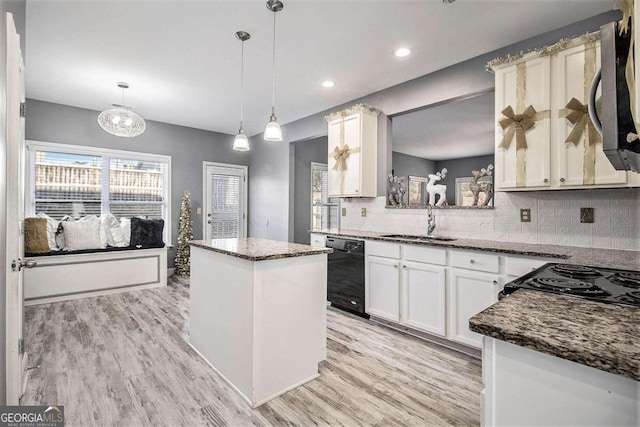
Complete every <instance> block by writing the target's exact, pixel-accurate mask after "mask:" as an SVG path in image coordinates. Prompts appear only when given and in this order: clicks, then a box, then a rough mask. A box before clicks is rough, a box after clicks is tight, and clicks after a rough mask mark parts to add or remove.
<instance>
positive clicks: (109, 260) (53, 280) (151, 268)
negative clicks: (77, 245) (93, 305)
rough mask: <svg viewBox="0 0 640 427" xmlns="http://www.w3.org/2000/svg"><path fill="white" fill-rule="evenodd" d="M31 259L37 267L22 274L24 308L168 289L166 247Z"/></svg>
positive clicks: (56, 254) (57, 253) (65, 253)
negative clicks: (162, 288) (92, 297)
mask: <svg viewBox="0 0 640 427" xmlns="http://www.w3.org/2000/svg"><path fill="white" fill-rule="evenodd" d="M27 256H28V254H27ZM28 259H32V260H34V261H36V262H37V265H36V266H35V267H34V268H26V269H24V270H23V271H24V301H25V305H35V304H43V303H49V302H56V301H64V300H71V299H77V298H85V297H89V296H98V295H107V294H113V293H119V292H127V291H131V290H139V289H148V288H157V287H162V286H166V285H167V248H166V247H163V248H148V249H146V248H145V249H136V248H132V247H125V248H106V249H90V250H81V251H70V252H69V251H52V252H49V253H46V254H38V255H35V256H28Z"/></svg>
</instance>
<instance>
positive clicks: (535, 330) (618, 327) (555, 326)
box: [469, 289, 640, 381]
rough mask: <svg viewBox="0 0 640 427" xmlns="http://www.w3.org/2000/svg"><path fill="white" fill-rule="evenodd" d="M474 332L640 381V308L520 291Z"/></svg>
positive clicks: (472, 325)
mask: <svg viewBox="0 0 640 427" xmlns="http://www.w3.org/2000/svg"><path fill="white" fill-rule="evenodd" d="M469 329H471V330H472V331H474V332H477V333H479V334H483V335H486V336H489V337H492V338H496V339H499V340H501V341H506V342H508V343H512V344H515V345H518V346H521V347H525V348H529V349H532V350H536V351H539V352H542V353H546V354H550V355H552V356H557V357H560V358H563V359H566V360H571V361H573V362H577V363H581V364H583V365H587V366H591V367H594V368H596V369H600V370H602V371H606V372H610V373H613V374H617V375H622V376H624V377H627V378H631V379H633V380H635V381H640V362H639V361H640V343H639V342H640V309H638V308H636V307H631V306H625V305H620V304H605V303H601V302H594V301H588V300H585V299H581V298H575V297H570V296H564V295H557V294H552V293H548V292H538V291H531V290H526V289H520V290H518V291H516V292H514V293H513V294H511V295H509V296H508V297H507V298H504V299H502V300H500V301H499V302H497V303H496V304H494V305H492V306H491V307H489V308H487V309H486V310H484V311H483V312H481V313H479V314H476V315H475V316H473V317H472V318H471V319H470V320H469Z"/></svg>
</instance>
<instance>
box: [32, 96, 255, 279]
mask: <svg viewBox="0 0 640 427" xmlns="http://www.w3.org/2000/svg"><path fill="white" fill-rule="evenodd" d="M97 115H98V112H97V111H93V110H85V109H82V108H75V107H69V106H66V105H60V104H52V103H49V102H43V101H36V100H33V99H29V100H27V118H26V139H27V140H35V141H46V142H59V143H64V144H73V145H86V146H92V147H101V148H112V149H117V150H128V151H138V152H143V153H153V154H164V155H169V156H171V169H172V170H171V239H172V242H171V243H172V244H173V245H174V246H175V245H176V244H177V241H178V217H179V215H180V203H181V200H182V192H183V191H184V190H185V189H188V190H190V191H191V211H192V215H193V233H194V237H195V238H196V239H201V238H202V215H197V214H196V209H197V208H199V207H202V203H203V200H202V181H203V179H202V162H203V161H211V162H219V163H232V164H239V165H248V164H249V156H250V153H251V152H238V151H233V149H232V148H231V145H232V143H233V136H231V135H226V134H222V133H216V132H208V131H204V130H198V129H193V128H188V127H183V126H175V125H170V124H166V123H160V122H154V121H150V120H148V121H147V130H146V132H145V133H143V134H142V135H140V136H138V137H135V138H119V137H117V136H113V135H110V134H108V133H106V132H105V131H103V130H102V129H101V128H100V127H99V126H98V122H97V121H96V119H97ZM249 176H251V170H250V171H249ZM174 258H175V249H170V250H169V257H168V264H169V267H173V265H174Z"/></svg>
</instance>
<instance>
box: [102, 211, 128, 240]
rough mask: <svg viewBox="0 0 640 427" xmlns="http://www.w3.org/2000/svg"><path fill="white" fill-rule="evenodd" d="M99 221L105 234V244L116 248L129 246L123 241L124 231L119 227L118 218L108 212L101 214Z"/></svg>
mask: <svg viewBox="0 0 640 427" xmlns="http://www.w3.org/2000/svg"><path fill="white" fill-rule="evenodd" d="M100 221H101V222H102V229H103V230H104V231H105V234H106V235H107V245H109V246H114V247H117V248H123V247H125V246H129V244H128V243H127V242H126V241H125V238H124V233H123V231H122V227H120V222H118V218H116V217H115V216H114V215H113V214H110V213H109V214H105V215H102V216H101V217H100Z"/></svg>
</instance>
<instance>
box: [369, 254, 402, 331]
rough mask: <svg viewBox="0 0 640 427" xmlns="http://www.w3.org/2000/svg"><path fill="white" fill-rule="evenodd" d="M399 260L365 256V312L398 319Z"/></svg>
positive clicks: (395, 320) (388, 318) (393, 319)
mask: <svg viewBox="0 0 640 427" xmlns="http://www.w3.org/2000/svg"><path fill="white" fill-rule="evenodd" d="M399 263H400V261H398V260H394V259H387V258H378V257H373V256H369V257H367V271H366V298H365V299H366V312H367V314H370V315H372V316H378V317H381V318H383V319H387V320H391V321H394V322H398V321H400V271H399V270H400V264H399Z"/></svg>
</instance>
